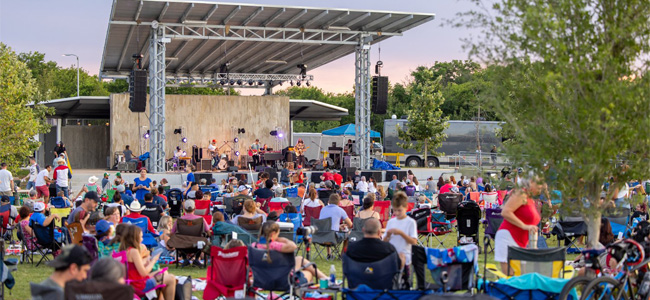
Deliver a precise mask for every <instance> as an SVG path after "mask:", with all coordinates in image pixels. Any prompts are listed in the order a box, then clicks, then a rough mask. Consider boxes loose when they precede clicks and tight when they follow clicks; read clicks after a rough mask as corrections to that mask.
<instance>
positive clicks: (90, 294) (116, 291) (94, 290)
mask: <svg viewBox="0 0 650 300" xmlns="http://www.w3.org/2000/svg"><path fill="white" fill-rule="evenodd" d="M63 294H64V296H63V299H64V300H79V299H102V300H124V299H129V300H131V299H133V296H134V295H135V292H134V290H133V287H132V286H130V285H125V284H120V283H116V282H104V281H92V280H90V281H76V280H72V281H68V282H67V283H66V284H65V288H64V290H63Z"/></svg>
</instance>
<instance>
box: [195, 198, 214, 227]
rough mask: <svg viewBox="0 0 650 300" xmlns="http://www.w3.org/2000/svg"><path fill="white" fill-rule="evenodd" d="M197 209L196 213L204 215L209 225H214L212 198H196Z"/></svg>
mask: <svg viewBox="0 0 650 300" xmlns="http://www.w3.org/2000/svg"><path fill="white" fill-rule="evenodd" d="M194 203H195V204H196V209H195V210H194V214H196V215H197V216H201V217H203V219H205V222H206V223H208V226H212V201H210V200H195V201H194Z"/></svg>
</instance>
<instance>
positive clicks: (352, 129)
mask: <svg viewBox="0 0 650 300" xmlns="http://www.w3.org/2000/svg"><path fill="white" fill-rule="evenodd" d="M323 134H324V135H335V136H339V135H355V134H356V126H355V125H354V124H346V125H343V126H339V127H336V128H332V129H328V130H325V131H323ZM370 137H371V138H381V135H380V134H379V132H377V131H373V130H370Z"/></svg>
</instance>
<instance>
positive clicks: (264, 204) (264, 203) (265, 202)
mask: <svg viewBox="0 0 650 300" xmlns="http://www.w3.org/2000/svg"><path fill="white" fill-rule="evenodd" d="M271 199H273V197H269V198H260V197H257V198H256V199H255V202H257V203H259V204H260V209H261V210H263V211H265V212H267V213H268V212H269V202H271Z"/></svg>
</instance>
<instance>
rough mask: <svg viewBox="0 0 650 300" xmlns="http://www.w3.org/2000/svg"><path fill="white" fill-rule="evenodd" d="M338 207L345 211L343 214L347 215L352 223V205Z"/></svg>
mask: <svg viewBox="0 0 650 300" xmlns="http://www.w3.org/2000/svg"><path fill="white" fill-rule="evenodd" d="M339 207H340V208H342V209H343V210H344V211H345V213H346V214H347V215H348V218H350V221H352V222H354V205H348V206H339ZM341 221H343V220H341Z"/></svg>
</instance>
